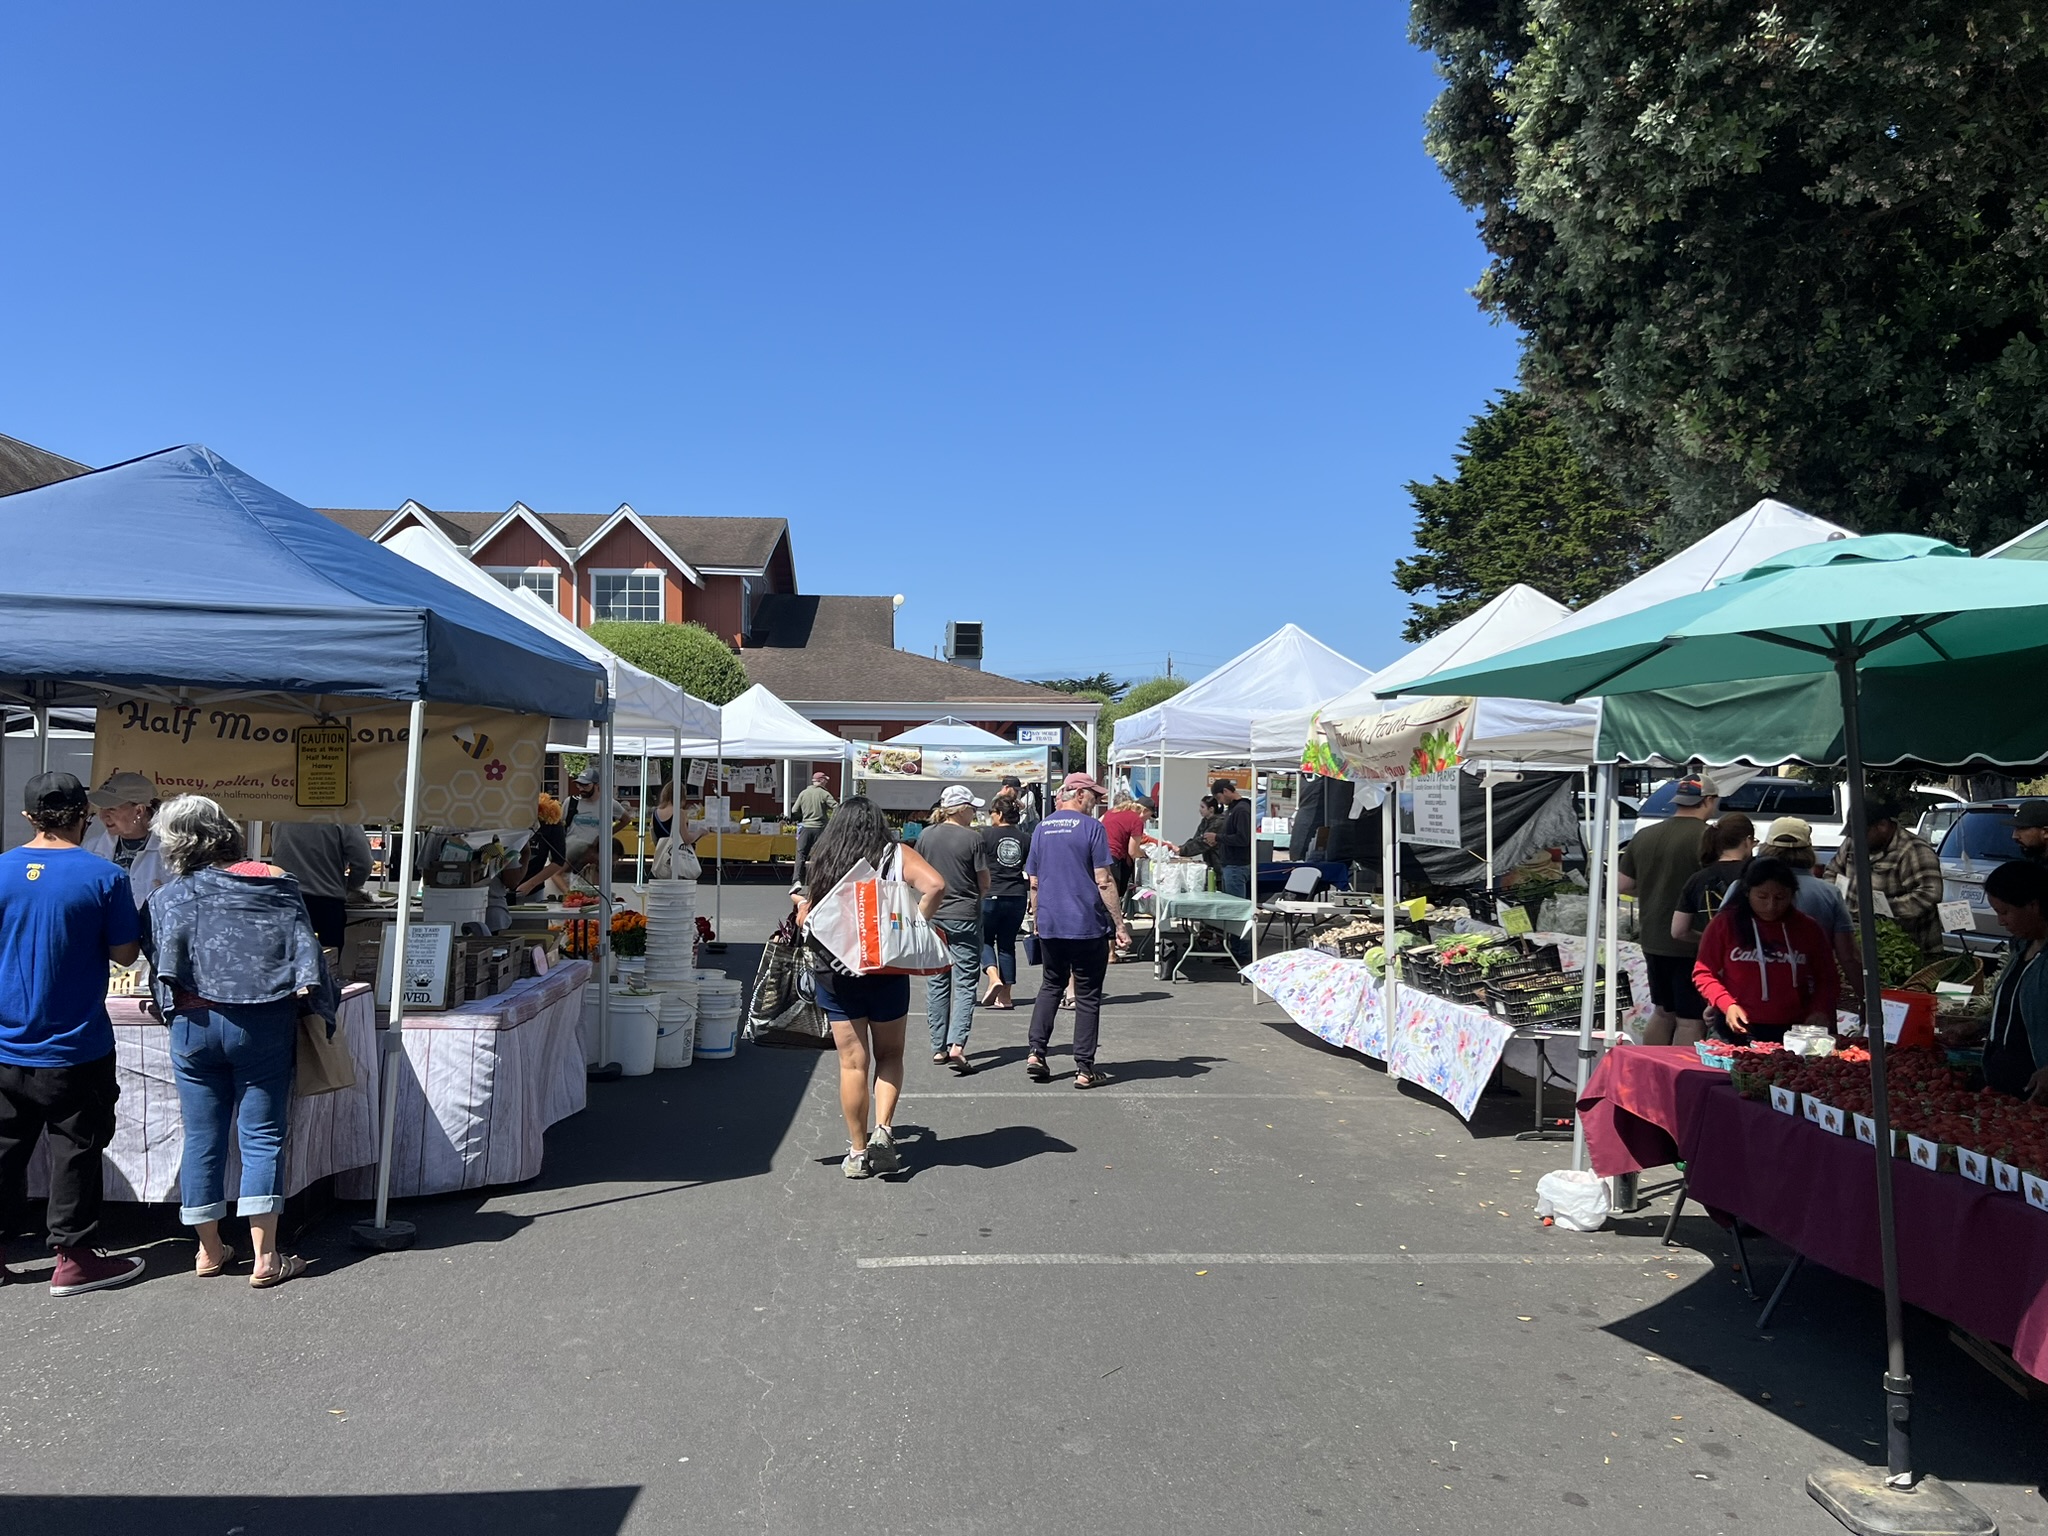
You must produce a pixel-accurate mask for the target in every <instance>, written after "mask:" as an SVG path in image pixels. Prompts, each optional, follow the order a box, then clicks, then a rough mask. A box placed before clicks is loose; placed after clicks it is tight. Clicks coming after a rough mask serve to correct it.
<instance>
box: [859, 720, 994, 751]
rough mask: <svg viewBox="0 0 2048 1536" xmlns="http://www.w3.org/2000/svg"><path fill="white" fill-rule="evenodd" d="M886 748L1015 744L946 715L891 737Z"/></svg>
mask: <svg viewBox="0 0 2048 1536" xmlns="http://www.w3.org/2000/svg"><path fill="white" fill-rule="evenodd" d="M883 745H885V746H891V747H1010V746H1015V745H1016V743H1015V742H1010V741H1005V740H1003V738H1002V737H1000V736H998V735H997V734H996V733H995V732H994V731H985V730H983V729H982V728H981V727H980V726H978V725H970V724H968V723H967V722H966V721H965V720H962V719H960V718H958V717H957V716H954V715H946V716H944V717H942V718H940V719H937V720H933V721H931V722H930V723H929V724H926V725H915V726H912V727H911V728H910V729H909V730H907V731H905V732H904V733H903V734H902V735H901V736H891V737H890V738H889V739H888V741H887V742H885V743H883Z"/></svg>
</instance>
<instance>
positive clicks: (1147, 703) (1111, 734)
mask: <svg viewBox="0 0 2048 1536" xmlns="http://www.w3.org/2000/svg"><path fill="white" fill-rule="evenodd" d="M1187 685H1188V679H1186V678H1184V677H1148V678H1146V679H1145V681H1144V682H1142V683H1133V684H1132V685H1131V686H1130V687H1129V688H1128V689H1126V690H1125V691H1124V696H1123V697H1122V698H1120V699H1118V700H1117V701H1116V702H1115V703H1113V704H1108V705H1106V706H1105V707H1104V708H1103V711H1102V714H1101V716H1100V717H1099V718H1098V719H1097V721H1096V724H1095V739H1096V740H1097V741H1098V742H1100V743H1101V745H1102V753H1103V756H1104V757H1105V758H1107V757H1108V755H1109V745H1110V743H1111V742H1112V741H1114V740H1115V739H1116V723H1117V721H1119V720H1122V719H1126V718H1127V717H1129V716H1131V715H1135V714H1136V713H1137V712H1138V711H1139V710H1141V709H1150V708H1151V707H1152V706H1153V705H1154V704H1163V703H1164V702H1165V701H1166V700H1168V699H1170V698H1172V697H1173V696H1174V695H1175V694H1176V693H1179V692H1180V691H1181V689H1183V688H1185V687H1187Z"/></svg>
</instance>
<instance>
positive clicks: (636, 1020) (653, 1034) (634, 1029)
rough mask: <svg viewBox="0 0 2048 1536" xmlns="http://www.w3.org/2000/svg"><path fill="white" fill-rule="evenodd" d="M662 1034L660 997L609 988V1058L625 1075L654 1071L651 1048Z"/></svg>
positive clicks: (643, 1074)
mask: <svg viewBox="0 0 2048 1536" xmlns="http://www.w3.org/2000/svg"><path fill="white" fill-rule="evenodd" d="M660 1034H661V998H660V995H659V994H655V993H645V992H640V993H635V992H628V991H627V990H626V989H625V988H623V987H614V988H612V1049H611V1056H612V1060H614V1061H616V1062H617V1063H618V1064H619V1070H620V1072H622V1073H623V1074H624V1075H625V1076H627V1077H645V1076H646V1075H647V1074H648V1073H650V1072H652V1071H653V1070H654V1048H655V1044H656V1042H657V1041H658V1040H659V1038H660Z"/></svg>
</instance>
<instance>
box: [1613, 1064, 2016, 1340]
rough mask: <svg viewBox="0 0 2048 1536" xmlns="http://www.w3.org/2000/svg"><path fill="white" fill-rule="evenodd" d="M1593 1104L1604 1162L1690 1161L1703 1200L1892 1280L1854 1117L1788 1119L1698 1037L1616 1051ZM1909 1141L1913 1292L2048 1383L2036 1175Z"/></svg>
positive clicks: (1907, 1228)
mask: <svg viewBox="0 0 2048 1536" xmlns="http://www.w3.org/2000/svg"><path fill="white" fill-rule="evenodd" d="M1912 1054H1914V1053H1905V1052H1894V1055H1893V1071H1894V1085H1893V1086H1894V1093H1895V1094H1896V1095H1897V1097H1898V1099H1899V1100H1900V1101H1901V1102H1900V1103H1899V1105H1898V1107H1899V1108H1900V1110H1901V1118H1902V1119H1906V1120H1908V1121H1909V1123H1910V1122H1911V1120H1912V1117H1911V1115H1910V1113H1908V1112H1907V1111H1906V1110H1905V1108H1904V1102H1903V1101H1904V1100H1906V1098H1907V1097H1908V1094H1909V1092H1910V1090H1908V1089H1906V1088H1904V1087H1903V1086H1902V1084H1901V1081H1900V1079H1901V1078H1902V1077H1904V1075H1905V1074H1904V1073H1903V1072H1902V1071H1901V1068H1902V1065H1903V1064H1904V1063H1905V1061H1906V1060H1907V1059H1908V1058H1909V1057H1910V1056H1911V1055H1912ZM1920 1054H1927V1053H1920ZM1866 1076H1867V1073H1866ZM1969 1097H1972V1098H1974V1097H1976V1096H1975V1095H1969ZM1580 1113H1581V1115H1582V1117H1583V1119H1584V1122H1585V1125H1586V1141H1587V1146H1588V1148H1589V1150H1590V1151H1591V1153H1592V1157H1593V1170H1594V1172H1596V1173H1599V1174H1602V1175H1610V1174H1617V1173H1630V1172H1635V1171H1639V1170H1641V1169H1643V1168H1650V1167H1657V1166H1661V1165H1663V1164H1666V1163H1670V1162H1673V1161H1676V1160H1680V1159H1682V1160H1683V1161H1684V1162H1685V1164H1686V1174H1687V1178H1688V1180H1689V1185H1688V1188H1689V1192H1690V1194H1691V1196H1692V1198H1694V1199H1696V1200H1698V1201H1700V1202H1701V1203H1702V1204H1703V1205H1705V1206H1707V1207H1708V1208H1709V1209H1710V1210H1713V1211H1716V1212H1719V1213H1721V1214H1723V1215H1725V1216H1728V1217H1731V1218H1735V1219H1738V1220H1740V1221H1742V1222H1745V1223H1747V1224H1748V1225H1750V1226H1752V1227H1754V1228H1756V1229H1757V1230H1758V1231H1760V1232H1763V1233H1766V1234H1768V1235H1769V1236H1770V1237H1773V1238H1775V1239H1776V1240H1777V1241H1779V1242H1781V1243H1783V1244H1784V1245H1785V1246H1786V1247H1788V1248H1790V1249H1791V1250H1792V1251H1793V1252H1794V1253H1796V1254H1799V1255H1802V1256H1803V1257H1805V1258H1807V1259H1810V1260H1812V1261H1813V1262H1815V1263H1819V1264H1824V1265H1826V1266H1827V1267H1828V1268H1829V1269H1832V1270H1834V1271H1836V1272H1837V1273H1839V1274H1844V1275H1848V1276H1850V1277H1851V1278H1853V1279H1857V1280H1861V1281H1863V1282H1864V1283H1865V1284H1867V1285H1871V1286H1876V1285H1879V1284H1880V1283H1881V1282H1882V1278H1883V1276H1882V1266H1881V1262H1880V1255H1879V1247H1878V1228H1877V1179H1876V1173H1875V1169H1874V1166H1873V1156H1872V1147H1871V1146H1869V1145H1866V1144H1865V1143H1864V1142H1863V1141H1861V1140H1859V1139H1858V1136H1857V1134H1856V1129H1857V1128H1856V1126H1855V1123H1854V1118H1853V1115H1845V1116H1844V1120H1845V1125H1844V1129H1843V1131H1842V1132H1841V1133H1839V1134H1838V1133H1836V1132H1834V1131H1831V1130H1829V1129H1827V1128H1825V1127H1824V1126H1823V1125H1822V1124H1819V1123H1816V1122H1815V1121H1811V1120H1809V1119H1807V1118H1806V1113H1805V1106H1804V1104H1803V1103H1802V1104H1801V1105H1800V1106H1799V1112H1798V1113H1795V1114H1787V1113H1781V1112H1780V1111H1778V1110H1776V1109H1774V1108H1773V1107H1772V1106H1771V1104H1770V1102H1769V1101H1768V1100H1765V1101H1762V1102H1758V1101H1755V1100H1751V1099H1746V1098H1744V1097H1743V1096H1742V1095H1741V1094H1740V1093H1739V1092H1737V1091H1736V1088H1735V1085H1734V1083H1733V1082H1732V1081H1731V1078H1730V1074H1728V1073H1726V1072H1723V1071H1720V1070H1719V1069H1717V1068H1713V1067H1708V1066H1704V1065H1702V1064H1701V1062H1700V1059H1699V1057H1698V1055H1697V1054H1696V1053H1695V1052H1694V1051H1693V1050H1691V1049H1690V1048H1687V1047H1683V1046H1633V1047H1629V1048H1627V1049H1623V1050H1618V1051H1614V1052H1611V1053H1609V1055H1608V1057H1607V1059H1606V1060H1605V1061H1604V1062H1602V1063H1601V1065H1600V1067H1599V1069H1598V1070H1597V1071H1595V1072H1594V1074H1593V1077H1592V1080H1591V1081H1590V1082H1589V1083H1588V1084H1587V1086H1586V1094H1585V1097H1584V1098H1583V1099H1582V1100H1581V1101H1580ZM1930 1128H1937V1129H1938V1125H1936V1126H1932V1127H1930ZM1951 1133H1952V1134H1959V1135H1967V1134H1968V1133H1967V1132H1965V1131H1961V1130H1955V1131H1952V1132H1951ZM1900 1143H1901V1149H1902V1155H1900V1156H1898V1157H1895V1158H1894V1159H1893V1160H1892V1179H1893V1195H1894V1201H1895V1206H1894V1211H1895V1215H1896V1218H1897V1222H1898V1235H1899V1282H1900V1285H1901V1287H1902V1291H1903V1295H1904V1298H1905V1299H1906V1300H1907V1301H1909V1302H1911V1303H1913V1305H1915V1306H1917V1307H1921V1308H1924V1309H1925V1310H1927V1311H1929V1312H1932V1313H1933V1314H1935V1315H1936V1316H1937V1317H1940V1318H1943V1319H1945V1320H1947V1321H1948V1322H1951V1323H1954V1324H1955V1325H1957V1326H1958V1327H1961V1328H1964V1329H1967V1330H1968V1331H1969V1332H1971V1333H1974V1334H1977V1335H1979V1336H1980V1337H1982V1338H1986V1339H1990V1340H1992V1341H1993V1342H1994V1343H1998V1344H2002V1345H2005V1346H2006V1347H2008V1348H2009V1349H2011V1350H2012V1352H2013V1357H2014V1359H2015V1360H2016V1361H2017V1362H2018V1364H2019V1366H2020V1368H2021V1369H2022V1370H2024V1371H2026V1372H2027V1373H2028V1374H2029V1375H2031V1376H2034V1377H2036V1378H2037V1379H2044V1380H2048V1210H2040V1209H2035V1208H2034V1207H2033V1206H2032V1205H2031V1204H2030V1203H2029V1200H2028V1196H2027V1192H2026V1185H2025V1182H2024V1179H2022V1180H2021V1182H2020V1183H2019V1186H2018V1187H2016V1188H2013V1189H2010V1190H2000V1189H1998V1188H1997V1187H1996V1186H1995V1184H1994V1183H1992V1182H1990V1178H1991V1171H1990V1170H1989V1169H1988V1168H1987V1170H1986V1173H1987V1182H1985V1183H1982V1184H1979V1183H1976V1182H1974V1181H1973V1180H1971V1179H1970V1178H1967V1177H1965V1176H1964V1174H1963V1173H1962V1172H1961V1171H1960V1165H1959V1163H1958V1162H1957V1159H1956V1156H1955V1144H1954V1143H1943V1142H1940V1141H1936V1142H1934V1143H1933V1145H1934V1146H1935V1148H1936V1149H1937V1150H1936V1151H1935V1152H1934V1154H1933V1157H1932V1161H1933V1162H1934V1163H1935V1165H1936V1166H1935V1168H1933V1169H1929V1168H1925V1167H1921V1166H1918V1165H1917V1164H1916V1163H1915V1162H1913V1161H1912V1160H1911V1159H1910V1158H1909V1157H1907V1156H1905V1155H1903V1153H1904V1151H1906V1150H1907V1148H1906V1146H1905V1135H1904V1132H1903V1131H1902V1132H1901V1134H1900ZM1943 1147H1946V1148H1947V1150H1946V1151H1945V1152H1944V1151H1942V1150H1940V1149H1941V1148H1943ZM2029 1155H2030V1156H2033V1155H2038V1154H2029ZM2041 1198H2042V1199H2043V1200H2044V1201H2048V1192H2043V1193H2042V1195H2041Z"/></svg>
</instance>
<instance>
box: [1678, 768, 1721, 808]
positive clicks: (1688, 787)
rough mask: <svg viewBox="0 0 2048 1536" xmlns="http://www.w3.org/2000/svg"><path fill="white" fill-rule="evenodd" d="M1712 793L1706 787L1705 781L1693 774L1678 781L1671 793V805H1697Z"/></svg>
mask: <svg viewBox="0 0 2048 1536" xmlns="http://www.w3.org/2000/svg"><path fill="white" fill-rule="evenodd" d="M1712 793H1713V790H1711V789H1709V788H1708V787H1707V781H1706V780H1705V779H1703V778H1700V777H1699V776H1698V775H1697V774H1694V775H1691V776H1690V777H1687V778H1683V779H1680V780H1679V781H1678V787H1677V788H1676V789H1674V790H1673V791H1672V792H1671V803H1672V804H1673V805H1698V804H1700V803H1701V802H1702V801H1704V800H1705V799H1706V798H1707V796H1709V795H1711V794H1712Z"/></svg>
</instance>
